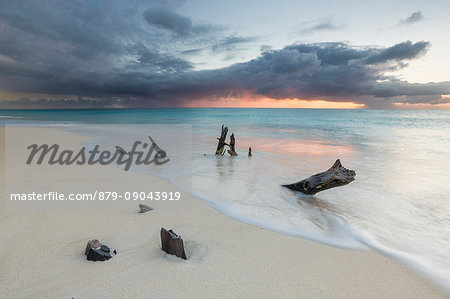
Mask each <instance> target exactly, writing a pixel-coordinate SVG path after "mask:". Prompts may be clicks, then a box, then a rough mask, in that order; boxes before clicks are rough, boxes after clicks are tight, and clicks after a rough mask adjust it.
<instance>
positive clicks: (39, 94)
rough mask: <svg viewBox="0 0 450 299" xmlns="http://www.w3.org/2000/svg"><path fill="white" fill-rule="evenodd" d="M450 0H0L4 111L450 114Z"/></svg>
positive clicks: (0, 97) (0, 105) (1, 104)
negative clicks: (260, 110) (300, 110)
mask: <svg viewBox="0 0 450 299" xmlns="http://www.w3.org/2000/svg"><path fill="white" fill-rule="evenodd" d="M449 11H450V1H438V0H436V1H414V0H411V1H408V2H405V1H384V0H383V1H352V0H348V1H330V0H329V1H321V0H318V1H291V0H285V1H283V0H277V1H273V0H266V1H254V0H248V1H242V0H241V1H235V0H228V1H205V0H186V1H183V0H166V1H162V0H161V1H156V0H155V1H149V0H147V1H134V0H129V1H114V0H112V1H106V0H103V1H100V0H90V1H87V0H86V1H79V0H71V1H56V0H54V1H26V0H17V1H0V108H6V109H8V108H9V109H20V108H28V109H33V108H138V107H149V108H150V107H282V108H426V109H450V71H449V70H450V40H449V39H448V31H449V29H450V18H449V17H448V12H449Z"/></svg>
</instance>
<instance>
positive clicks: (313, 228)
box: [0, 108, 450, 290]
mask: <svg viewBox="0 0 450 299" xmlns="http://www.w3.org/2000/svg"><path fill="white" fill-rule="evenodd" d="M23 123H64V124H74V123H82V124H84V123H106V124H109V123H111V124H119V123H120V124H126V123H132V124H141V123H142V124H143V123H146V124H190V125H192V160H191V161H190V163H191V165H192V173H189V174H180V175H188V176H190V179H191V180H192V188H191V192H192V194H193V195H194V196H196V197H198V198H199V199H201V200H204V201H205V202H207V203H208V204H210V205H211V206H212V207H214V208H215V209H217V210H219V211H220V212H222V213H223V214H225V215H227V216H230V217H232V218H234V219H236V220H238V221H242V222H245V223H249V224H252V225H256V226H259V227H262V228H265V229H268V230H273V231H276V232H279V233H283V234H287V235H291V236H296V237H302V238H307V239H310V240H314V241H317V242H321V243H324V244H328V245H330V246H335V247H341V248H347V249H354V250H364V249H367V248H371V249H373V250H376V251H378V252H380V253H382V254H385V255H388V256H390V257H392V258H394V259H397V260H399V261H401V262H402V263H404V264H406V265H407V266H408V267H410V268H411V269H413V270H415V271H417V272H419V273H421V274H422V275H424V276H426V277H428V278H430V279H431V280H432V281H434V282H436V283H438V284H440V285H441V286H443V287H444V288H447V290H449V286H450V111H445V110H334V109H241V108H220V109H219V108H195V109H194V108H192V109H136V110H134V109H124V110H22V111H21V110H3V111H0V124H3V125H4V124H23ZM222 124H225V125H226V126H228V128H229V134H231V133H234V134H235V137H236V148H237V152H238V154H239V156H237V157H230V156H229V155H228V154H227V155H224V156H216V155H214V152H215V148H216V145H217V137H219V135H220V128H221V125H222ZM250 146H251V147H252V151H253V156H252V157H251V158H249V157H247V151H248V147H250ZM336 159H340V160H341V162H342V164H343V165H344V166H345V167H346V168H349V169H353V170H355V171H356V180H355V181H354V182H352V183H351V184H349V185H347V186H343V187H339V188H333V189H330V190H327V191H324V192H321V193H318V194H316V195H315V196H308V195H304V194H301V193H296V192H293V191H290V190H287V189H285V188H283V187H281V184H287V183H293V182H296V181H299V180H301V179H303V178H306V177H308V176H310V175H312V174H315V173H318V172H322V171H325V170H326V169H328V168H329V167H330V166H331V165H332V164H333V163H334V161H335V160H336ZM179 163H182V162H179ZM166 179H167V180H169V181H171V182H173V183H174V184H176V182H177V181H178V179H179V178H176V179H175V178H173V177H166ZM205 226H207V224H205ZM293 258H295V253H293Z"/></svg>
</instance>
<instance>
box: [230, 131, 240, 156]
mask: <svg viewBox="0 0 450 299" xmlns="http://www.w3.org/2000/svg"><path fill="white" fill-rule="evenodd" d="M235 144H236V140H235V139H234V133H232V134H231V136H230V144H229V147H230V149H229V150H228V153H229V154H230V155H232V156H237V155H238V154H237V153H236V149H235V148H234V145H235Z"/></svg>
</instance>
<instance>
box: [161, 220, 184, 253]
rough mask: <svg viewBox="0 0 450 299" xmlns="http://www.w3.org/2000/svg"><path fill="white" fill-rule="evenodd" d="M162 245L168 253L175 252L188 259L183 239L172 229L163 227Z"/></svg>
mask: <svg viewBox="0 0 450 299" xmlns="http://www.w3.org/2000/svg"><path fill="white" fill-rule="evenodd" d="M161 247H162V250H163V251H165V252H167V253H168V254H173V255H176V256H178V257H179V258H182V259H184V260H187V258H186V253H185V252H184V245H183V239H182V238H181V237H180V236H179V235H177V234H176V233H174V232H173V231H172V230H167V229H165V228H161Z"/></svg>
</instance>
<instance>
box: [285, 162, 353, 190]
mask: <svg viewBox="0 0 450 299" xmlns="http://www.w3.org/2000/svg"><path fill="white" fill-rule="evenodd" d="M355 176H356V173H355V171H354V170H350V169H347V168H345V167H343V166H342V164H341V161H339V159H338V160H336V162H334V164H333V166H331V168H330V169H328V170H327V171H324V172H321V173H318V174H315V175H313V176H310V177H309V178H306V179H304V180H302V181H300V182H297V183H294V184H290V185H283V187H286V188H289V189H291V190H294V191H300V192H303V193H305V194H316V193H317V192H320V191H323V190H327V189H330V188H334V187H339V186H344V185H347V184H349V183H350V182H352V181H354V180H355Z"/></svg>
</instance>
